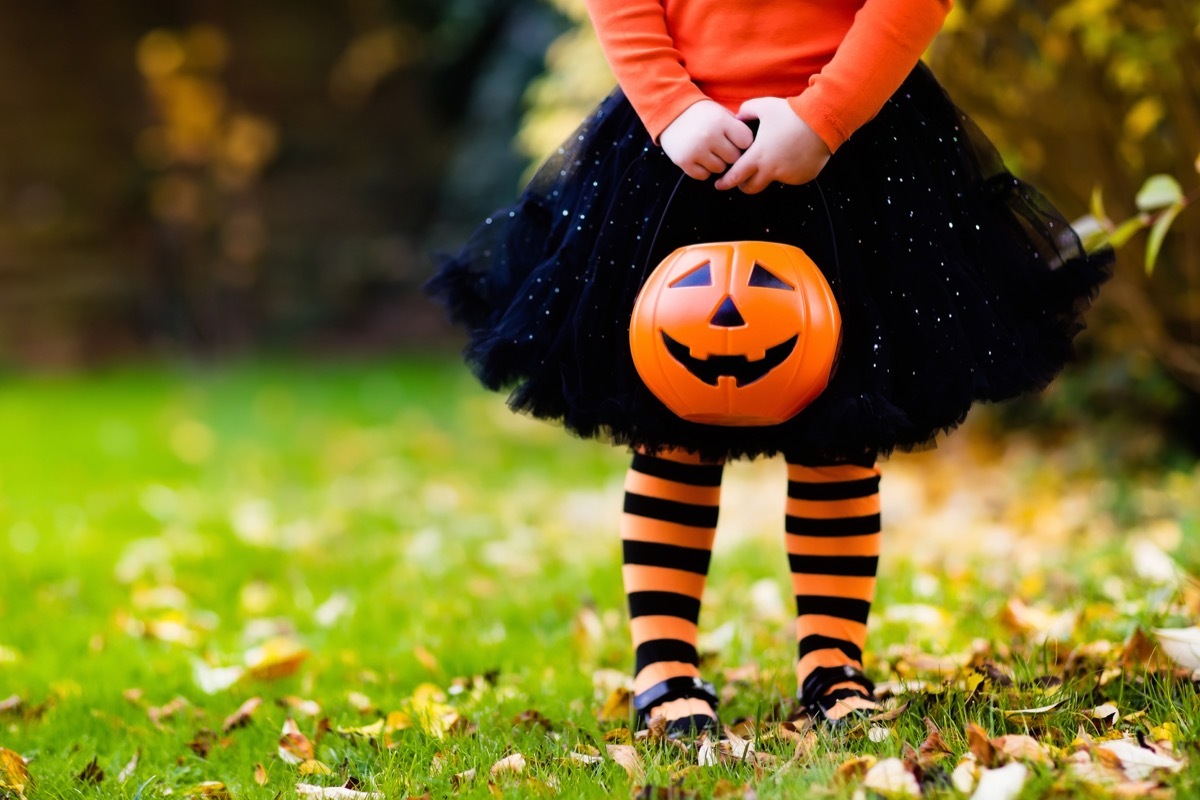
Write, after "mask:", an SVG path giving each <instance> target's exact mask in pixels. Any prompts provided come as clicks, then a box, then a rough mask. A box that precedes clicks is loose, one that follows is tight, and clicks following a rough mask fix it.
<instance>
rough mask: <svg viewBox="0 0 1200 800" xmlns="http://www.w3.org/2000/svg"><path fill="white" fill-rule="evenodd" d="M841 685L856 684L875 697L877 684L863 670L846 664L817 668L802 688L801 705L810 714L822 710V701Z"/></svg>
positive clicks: (806, 679)
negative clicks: (835, 687) (834, 688)
mask: <svg viewBox="0 0 1200 800" xmlns="http://www.w3.org/2000/svg"><path fill="white" fill-rule="evenodd" d="M839 683H856V684H858V685H859V686H861V687H862V688H863V690H864V691H865V692H866V694H867V695H868V696H869V697H873V696H874V695H875V684H874V683H872V682H871V679H870V678H868V677H867V676H866V675H864V674H863V672H862V670H860V669H858V668H857V667H853V666H851V665H849V664H845V665H843V666H840V667H817V668H816V669H814V670H813V671H812V672H810V673H809V675H808V677H807V678H805V679H804V684H803V685H802V686H801V688H800V703H801V704H802V705H803V706H804V708H806V709H807V710H808V711H810V712H816V711H818V710H821V708H822V705H821V701H823V700H825V699H826V698H827V697H828V695H829V692H830V690H831V689H832V688H833V687H834V686H836V685H838V684H839Z"/></svg>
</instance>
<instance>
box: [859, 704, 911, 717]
mask: <svg viewBox="0 0 1200 800" xmlns="http://www.w3.org/2000/svg"><path fill="white" fill-rule="evenodd" d="M911 702H912V700H905V701H904V702H903V703H901V704H900V705H898V706H896V707H895V708H891V709H888V710H887V711H880V712H879V713H878V714H873V715H872V716H870V717H868V718H867V722H892V721H893V720H897V719H899V718H900V715H901V714H903V713H904V712H905V710H906V709H907V708H908V705H909V703H911Z"/></svg>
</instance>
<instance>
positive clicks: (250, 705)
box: [221, 697, 263, 733]
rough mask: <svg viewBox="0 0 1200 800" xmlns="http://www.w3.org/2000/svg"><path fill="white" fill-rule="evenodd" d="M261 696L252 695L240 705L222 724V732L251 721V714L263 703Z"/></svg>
mask: <svg viewBox="0 0 1200 800" xmlns="http://www.w3.org/2000/svg"><path fill="white" fill-rule="evenodd" d="M262 702H263V701H262V698H261V697H251V698H250V699H249V700H247V701H246V702H244V703H242V704H241V705H240V706H238V709H237V711H234V712H233V713H232V714H230V715H229V716H228V717H226V718H225V722H224V723H222V725H221V732H222V733H229V732H230V731H231V730H233V729H234V728H240V727H242V726H243V725H247V724H249V722H250V715H251V714H253V713H254V712H255V710H256V709H257V708H258V707H259V706H261V705H262Z"/></svg>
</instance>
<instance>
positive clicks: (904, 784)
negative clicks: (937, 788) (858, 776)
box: [862, 758, 921, 798]
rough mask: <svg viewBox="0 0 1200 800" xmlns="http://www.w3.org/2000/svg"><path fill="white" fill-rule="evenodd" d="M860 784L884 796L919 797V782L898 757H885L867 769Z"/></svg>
mask: <svg viewBox="0 0 1200 800" xmlns="http://www.w3.org/2000/svg"><path fill="white" fill-rule="evenodd" d="M862 785H863V787H864V788H867V789H871V790H873V791H875V792H878V793H879V794H882V795H883V796H884V797H889V798H891V797H920V796H921V784H919V783H918V782H917V776H916V775H913V773H912V771H911V770H909V768H908V766H907V765H906V764H905V763H904V762H903V761H901V760H900V759H898V758H885V759H884V760H883V761H880V762H879V763H878V764H875V765H874V766H872V767H871V768H870V769H868V770H867V774H866V775H864V776H863V782H862Z"/></svg>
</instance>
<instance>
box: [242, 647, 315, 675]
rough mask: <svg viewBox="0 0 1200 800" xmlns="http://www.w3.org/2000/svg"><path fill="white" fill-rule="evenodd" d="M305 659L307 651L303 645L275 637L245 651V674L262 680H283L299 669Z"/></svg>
mask: <svg viewBox="0 0 1200 800" xmlns="http://www.w3.org/2000/svg"><path fill="white" fill-rule="evenodd" d="M306 658H308V650H307V649H306V648H305V647H304V645H302V644H300V643H299V642H297V641H295V640H293V639H288V638H286V637H276V638H274V639H268V640H267V641H265V642H263V643H262V644H261V645H259V646H258V647H254V648H251V649H250V650H247V651H246V673H247V674H248V675H250V677H252V678H259V679H262V680H271V679H274V678H284V677H287V676H288V675H292V674H294V673H295V672H296V670H298V669H300V665H301V664H302V663H304V659H306Z"/></svg>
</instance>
